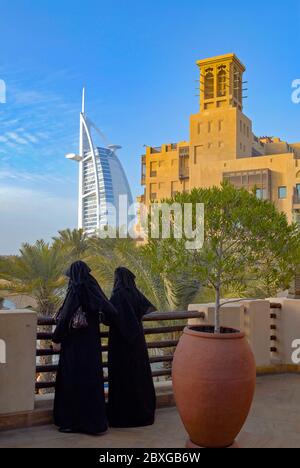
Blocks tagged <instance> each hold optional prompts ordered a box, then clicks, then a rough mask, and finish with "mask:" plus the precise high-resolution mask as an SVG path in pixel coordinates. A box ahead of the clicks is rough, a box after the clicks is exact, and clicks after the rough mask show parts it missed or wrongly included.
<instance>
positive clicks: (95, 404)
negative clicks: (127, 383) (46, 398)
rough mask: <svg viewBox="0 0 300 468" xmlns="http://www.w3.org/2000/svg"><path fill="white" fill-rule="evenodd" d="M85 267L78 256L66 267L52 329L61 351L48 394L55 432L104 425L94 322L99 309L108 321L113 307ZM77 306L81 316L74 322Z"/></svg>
mask: <svg viewBox="0 0 300 468" xmlns="http://www.w3.org/2000/svg"><path fill="white" fill-rule="evenodd" d="M90 271H91V270H90V268H89V267H88V266H87V265H86V264H85V263H84V262H81V261H78V262H75V263H73V264H72V265H71V267H70V268H69V270H68V271H67V273H66V275H67V276H68V277H69V280H70V281H69V287H68V291H67V295H66V298H65V301H64V303H63V306H62V307H61V309H60V311H59V313H58V318H57V327H56V329H55V332H54V335H53V348H54V350H56V351H59V350H60V351H61V353H60V360H59V366H58V373H57V380H56V389H55V400H54V422H55V424H56V425H57V426H59V428H60V431H61V432H84V433H88V434H98V433H103V432H105V431H106V430H107V420H106V414H105V397H104V384H103V370H102V353H101V340H100V329H99V325H100V312H102V313H103V314H104V316H106V319H107V320H109V321H112V320H113V316H114V314H116V311H115V309H114V307H113V306H112V305H111V304H110V303H109V301H108V300H107V298H106V296H105V294H104V293H103V291H102V290H101V288H100V286H99V284H98V283H97V281H96V280H95V278H93V276H92V275H91V274H90ZM80 307H81V311H83V312H84V314H85V316H86V322H85V324H83V322H81V328H74V326H75V325H74V314H77V313H78V310H80V309H79V308H80ZM77 326H78V325H77Z"/></svg>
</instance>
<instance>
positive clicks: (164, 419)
mask: <svg viewBox="0 0 300 468" xmlns="http://www.w3.org/2000/svg"><path fill="white" fill-rule="evenodd" d="M299 389H300V375H292V374H286V375H276V376H262V377H258V379H257V386H256V395H255V399H254V403H253V406H252V410H251V413H250V416H249V418H248V420H247V422H246V425H245V426H244V429H243V431H242V433H241V434H240V436H239V438H238V443H239V445H240V447H241V448H299V447H300V391H299ZM185 439H186V433H185V430H184V427H183V426H182V423H181V421H180V418H179V415H178V413H177V410H176V408H174V407H173V408H164V409H159V410H158V411H157V419H156V423H155V425H154V426H151V427H146V428H139V429H138V428H137V429H111V430H110V431H109V432H108V434H106V435H105V436H101V437H90V436H86V435H82V434H71V435H66V434H60V433H59V432H58V431H57V430H56V428H55V427H54V426H42V427H34V428H29V429H18V430H13V431H7V432H1V433H0V448H4V447H14V448H19V447H25V448H29V447H34V448H38V447H42V448H48V447H49V448H55V447H64V448H69V447H70V448H71V447H78V448H80V447H83V448H84V447H91V448H136V447H142V448H181V447H184V444H185Z"/></svg>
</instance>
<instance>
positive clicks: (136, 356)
mask: <svg viewBox="0 0 300 468" xmlns="http://www.w3.org/2000/svg"><path fill="white" fill-rule="evenodd" d="M110 301H111V303H112V304H113V305H114V307H115V308H116V310H117V312H118V315H117V319H116V320H115V322H114V323H110V325H111V326H110V331H109V352H108V375H109V398H108V419H109V424H110V426H112V427H138V426H147V425H151V424H153V423H154V416H155V408H156V397H155V389H154V384H153V379H152V374H151V367H150V362H149V356H148V351H147V346H146V341H145V336H144V331H143V325H142V318H143V316H144V315H145V314H146V313H148V312H151V311H152V310H154V307H153V306H152V304H151V303H150V302H149V301H148V299H146V298H145V296H144V295H143V294H142V293H141V292H140V291H139V290H138V289H137V288H136V286H135V282H134V275H133V273H131V272H130V271H129V270H127V269H125V268H118V269H117V270H116V273H115V286H114V290H113V293H112V296H111V299H110Z"/></svg>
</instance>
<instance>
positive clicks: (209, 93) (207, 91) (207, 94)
mask: <svg viewBox="0 0 300 468" xmlns="http://www.w3.org/2000/svg"><path fill="white" fill-rule="evenodd" d="M214 87H215V78H214V74H213V69H212V68H209V69H208V70H207V71H206V74H205V81H204V99H213V98H214V96H215V93H214Z"/></svg>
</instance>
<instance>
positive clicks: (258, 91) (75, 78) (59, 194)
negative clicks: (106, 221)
mask: <svg viewBox="0 0 300 468" xmlns="http://www.w3.org/2000/svg"><path fill="white" fill-rule="evenodd" d="M299 28H300V3H299V1H294V0H287V1H286V2H285V3H281V2H273V1H269V0H265V1H264V2H261V1H256V0H254V1H252V2H251V3H242V2H239V1H226V2H224V1H218V0H216V1H214V2H207V1H205V2H204V1H202V0H185V1H184V0H181V1H179V0H152V1H150V0H143V1H135V0H114V1H109V2H108V1H102V0H85V1H83V0H81V1H78V0H72V1H69V0H68V1H67V0H60V1H57V0H51V1H50V0H47V1H46V0H0V51H1V53H0V79H2V80H5V82H6V85H7V102H6V104H0V220H1V221H0V222H1V229H0V254H4V253H6V254H7V253H14V252H17V250H18V248H19V246H20V244H21V243H22V241H29V242H33V241H35V240H36V239H38V238H42V237H43V238H45V239H46V240H48V239H50V238H51V236H52V235H55V234H56V231H57V230H58V229H63V228H66V227H75V226H76V221H77V219H76V218H77V212H76V201H77V198H76V197H77V167H76V164H72V163H71V162H68V161H66V160H65V159H64V154H65V153H66V152H71V151H76V149H77V146H78V121H79V110H80V99H81V96H80V95H81V88H82V86H83V85H85V86H86V88H87V111H88V113H89V115H90V117H91V118H92V120H94V121H95V122H96V123H97V125H98V126H99V127H100V128H101V129H102V130H103V132H104V133H105V135H106V137H107V139H108V141H109V142H111V143H118V144H121V145H122V147H123V149H122V150H121V152H120V159H121V161H122V162H123V165H124V167H125V170H126V172H127V175H128V178H129V181H130V184H131V187H132V192H133V194H134V195H137V194H139V193H140V192H141V187H140V185H139V183H140V155H141V154H142V153H143V145H144V144H147V145H148V144H149V145H159V144H160V143H163V142H169V141H176V140H184V139H188V128H189V115H190V114H191V113H195V112H197V110H198V98H197V97H196V96H195V94H197V91H196V89H195V88H196V86H197V83H196V81H195V80H197V79H198V69H197V67H196V65H195V62H196V60H198V59H201V58H205V57H209V56H212V55H218V54H223V53H229V52H235V53H236V54H237V55H238V56H239V58H240V59H241V60H242V62H243V63H244V64H245V65H246V66H247V72H246V76H245V79H247V80H248V81H249V84H248V88H249V91H248V96H249V98H248V99H247V100H246V102H245V113H246V114H247V115H248V116H249V117H250V118H252V119H253V121H254V131H255V132H256V133H257V134H258V135H266V134H268V135H278V136H281V137H282V138H285V139H287V140H289V141H291V142H295V141H300V129H299V122H300V105H295V104H293V103H292V101H291V92H292V90H291V83H292V81H293V80H294V79H297V78H300V66H299V65H300V64H299V62H300V61H299V50H300V48H299V46H300V36H299Z"/></svg>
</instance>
